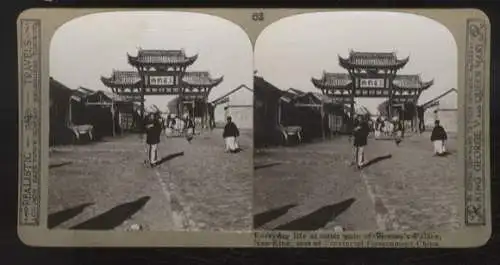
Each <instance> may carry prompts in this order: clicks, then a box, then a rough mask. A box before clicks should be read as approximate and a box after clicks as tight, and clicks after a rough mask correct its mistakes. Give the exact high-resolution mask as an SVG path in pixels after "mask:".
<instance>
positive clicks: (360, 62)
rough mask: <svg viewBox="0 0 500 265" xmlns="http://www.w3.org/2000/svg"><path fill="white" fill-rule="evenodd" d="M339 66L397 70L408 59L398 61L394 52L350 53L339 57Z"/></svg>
mask: <svg viewBox="0 0 500 265" xmlns="http://www.w3.org/2000/svg"><path fill="white" fill-rule="evenodd" d="M338 57H339V64H340V66H342V67H344V68H347V69H352V68H365V69H366V68H379V69H380V68H387V69H399V68H402V67H403V66H405V65H406V63H408V61H409V59H410V57H409V56H408V57H406V58H404V59H399V58H397V56H396V53H395V52H356V51H350V53H349V57H347V58H343V57H341V56H340V55H339V56H338Z"/></svg>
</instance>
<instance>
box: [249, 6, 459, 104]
mask: <svg viewBox="0 0 500 265" xmlns="http://www.w3.org/2000/svg"><path fill="white" fill-rule="evenodd" d="M351 49H352V50H354V51H360V52H392V51H396V55H397V56H398V57H399V58H401V59H402V58H406V57H407V56H410V60H409V62H408V63H407V64H406V66H405V67H404V68H403V69H401V70H399V72H398V73H399V74H421V77H422V79H423V81H429V80H431V79H434V85H433V86H431V87H430V88H429V89H428V90H427V91H424V92H423V93H422V95H421V96H420V98H419V104H421V103H423V102H426V101H427V100H430V99H433V98H434V97H436V96H438V95H440V94H442V93H444V92H445V91H447V90H449V89H451V88H456V87H457V84H458V82H457V70H458V68H457V67H458V66H457V60H458V59H457V46H456V43H455V39H454V37H453V35H452V34H451V33H450V32H449V31H448V29H447V28H446V27H445V26H443V25H441V24H440V23H439V22H436V21H434V20H432V19H429V18H426V17H422V16H418V15H413V14H405V13H395V12H374V11H368V12H367V11H365V12H353V11H350V12H323V13H313V14H305V15H296V16H293V17H288V18H285V19H282V20H279V21H277V22H275V23H273V24H272V25H270V26H268V27H267V28H266V29H265V30H264V31H263V32H262V33H261V34H260V35H259V37H258V39H257V41H256V44H255V52H254V57H255V61H254V63H255V68H256V70H257V71H258V75H259V76H262V77H263V78H264V79H266V80H267V81H269V82H270V83H272V84H274V85H275V86H277V87H278V88H280V89H283V90H286V89H288V88H290V87H293V88H296V89H300V90H303V91H307V92H309V91H313V92H320V90H319V89H317V88H315V87H314V86H313V85H312V83H311V77H314V78H321V76H322V73H323V71H327V72H339V73H347V71H346V70H345V69H343V68H342V67H340V66H339V64H338V55H340V56H342V57H347V56H348V55H349V50H351ZM382 101H384V99H369V98H359V99H358V100H357V101H356V102H357V103H358V104H359V105H363V106H365V107H367V108H368V110H369V111H370V112H372V113H376V112H377V106H378V104H380V103H381V102H382Z"/></svg>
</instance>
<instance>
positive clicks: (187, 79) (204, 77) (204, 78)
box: [182, 71, 224, 87]
mask: <svg viewBox="0 0 500 265" xmlns="http://www.w3.org/2000/svg"><path fill="white" fill-rule="evenodd" d="M223 79H224V77H223V76H221V77H218V78H212V77H211V76H210V73H209V72H206V71H204V72H201V71H199V72H186V73H185V74H184V76H183V77H182V81H183V82H184V84H187V85H189V86H209V87H214V86H217V85H218V84H220V83H221V82H222V80H223Z"/></svg>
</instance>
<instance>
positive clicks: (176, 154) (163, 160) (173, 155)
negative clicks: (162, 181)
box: [156, 152, 184, 165]
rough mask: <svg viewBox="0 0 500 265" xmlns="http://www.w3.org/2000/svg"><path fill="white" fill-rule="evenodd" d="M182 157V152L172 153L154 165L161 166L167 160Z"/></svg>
mask: <svg viewBox="0 0 500 265" xmlns="http://www.w3.org/2000/svg"><path fill="white" fill-rule="evenodd" d="M183 155H184V152H178V153H173V154H170V155H167V156H164V157H162V159H160V160H159V161H158V162H156V165H161V164H163V163H165V162H167V161H169V160H172V159H174V158H176V157H179V156H183Z"/></svg>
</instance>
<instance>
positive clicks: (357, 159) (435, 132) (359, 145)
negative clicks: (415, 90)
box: [352, 116, 448, 168]
mask: <svg viewBox="0 0 500 265" xmlns="http://www.w3.org/2000/svg"><path fill="white" fill-rule="evenodd" d="M391 124H392V125H393V129H392V132H393V137H394V141H395V143H396V145H398V146H399V144H400V143H401V141H402V139H403V137H404V127H403V124H402V122H401V121H399V120H398V119H394V120H393V122H392V123H391ZM383 126H385V123H384V120H383V119H381V118H377V120H376V121H375V128H374V129H375V138H376V139H377V138H378V137H380V134H381V133H382V132H383V131H384V127H383ZM370 131H371V129H370V126H369V125H368V121H367V119H365V118H364V117H363V116H358V117H356V119H355V120H354V122H353V129H352V137H353V138H354V141H353V162H352V164H355V165H356V166H357V167H358V168H361V167H363V166H364V165H365V164H366V160H365V154H364V149H365V146H366V145H367V144H368V136H369V135H370ZM430 140H431V142H432V144H433V147H434V155H436V156H444V155H446V152H447V151H446V141H447V140H448V135H447V133H446V130H445V129H444V128H443V126H441V124H440V122H439V120H436V121H435V123H434V128H433V129H432V133H431V137H430Z"/></svg>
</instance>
